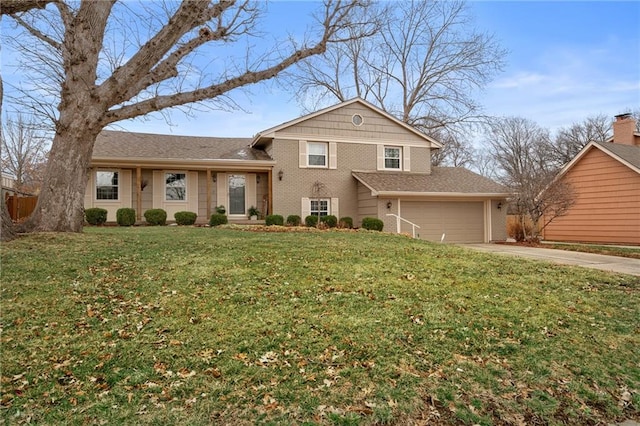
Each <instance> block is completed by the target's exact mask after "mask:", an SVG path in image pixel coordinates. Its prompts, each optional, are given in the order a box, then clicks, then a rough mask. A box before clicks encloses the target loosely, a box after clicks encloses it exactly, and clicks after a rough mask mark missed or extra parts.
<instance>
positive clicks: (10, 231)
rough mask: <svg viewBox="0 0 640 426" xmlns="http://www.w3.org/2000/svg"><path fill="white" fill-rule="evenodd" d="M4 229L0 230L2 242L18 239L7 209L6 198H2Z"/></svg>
mask: <svg viewBox="0 0 640 426" xmlns="http://www.w3.org/2000/svg"><path fill="white" fill-rule="evenodd" d="M1 208H2V228H1V229H0V241H11V240H13V239H15V238H16V236H17V234H16V230H15V227H14V226H13V221H12V220H11V215H10V214H9V210H8V209H7V203H5V200H4V197H2V206H1Z"/></svg>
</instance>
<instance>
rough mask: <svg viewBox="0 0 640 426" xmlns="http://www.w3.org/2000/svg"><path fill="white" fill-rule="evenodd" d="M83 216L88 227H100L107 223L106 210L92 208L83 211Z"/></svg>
mask: <svg viewBox="0 0 640 426" xmlns="http://www.w3.org/2000/svg"><path fill="white" fill-rule="evenodd" d="M84 216H85V218H86V219H87V222H88V223H89V225H102V224H104V223H105V222H106V221H107V210H106V209H101V208H100V207H93V208H90V209H86V210H85V211H84Z"/></svg>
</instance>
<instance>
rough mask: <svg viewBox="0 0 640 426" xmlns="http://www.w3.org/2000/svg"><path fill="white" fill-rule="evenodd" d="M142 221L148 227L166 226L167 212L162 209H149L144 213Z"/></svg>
mask: <svg viewBox="0 0 640 426" xmlns="http://www.w3.org/2000/svg"><path fill="white" fill-rule="evenodd" d="M144 220H146V221H147V223H148V224H149V225H152V226H157V225H166V224H167V212H166V211H164V210H163V209H149V210H147V211H146V212H144Z"/></svg>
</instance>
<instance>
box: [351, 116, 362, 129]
mask: <svg viewBox="0 0 640 426" xmlns="http://www.w3.org/2000/svg"><path fill="white" fill-rule="evenodd" d="M351 122H352V123H353V125H354V126H358V127H359V126H362V123H364V118H362V116H361V115H360V114H353V117H351Z"/></svg>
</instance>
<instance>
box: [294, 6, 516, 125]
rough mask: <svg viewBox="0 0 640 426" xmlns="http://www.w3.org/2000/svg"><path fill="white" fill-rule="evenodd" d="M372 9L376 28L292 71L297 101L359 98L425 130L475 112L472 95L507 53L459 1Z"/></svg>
mask: <svg viewBox="0 0 640 426" xmlns="http://www.w3.org/2000/svg"><path fill="white" fill-rule="evenodd" d="M372 7H373V8H375V10H372V11H370V12H369V14H371V15H376V16H378V17H379V22H378V25H379V30H378V31H376V32H374V33H373V34H372V35H371V36H370V37H368V38H367V39H358V38H351V39H350V40H349V41H348V42H347V43H345V44H342V45H336V46H332V47H331V48H330V49H328V50H327V52H326V53H325V54H324V55H323V56H321V57H320V56H318V57H314V58H310V59H308V60H307V61H305V62H304V66H303V68H302V72H300V73H297V74H296V75H295V76H293V79H292V80H293V84H294V86H296V87H298V88H299V90H298V91H297V93H298V94H299V100H300V102H302V103H307V102H309V100H311V101H313V102H314V105H312V108H311V109H315V108H317V107H318V106H321V105H322V104H324V103H331V102H332V101H334V100H335V99H337V100H339V101H343V100H345V99H348V98H351V97H354V96H359V97H362V98H364V99H367V100H368V101H370V102H372V103H374V104H376V105H378V106H380V107H381V108H382V109H383V110H385V111H386V112H388V113H391V114H392V115H394V116H396V117H398V118H399V119H401V120H402V121H403V122H405V123H408V124H410V125H412V126H415V127H417V128H419V129H421V130H423V131H425V133H428V132H430V131H433V130H434V129H438V128H440V127H443V126H449V125H452V124H455V123H461V122H465V121H471V120H474V119H477V118H479V116H480V115H481V113H480V106H479V105H478V103H477V102H476V100H475V99H474V98H473V95H472V94H473V93H474V92H476V91H477V89H480V88H483V87H484V86H485V85H486V84H487V83H488V82H489V81H490V80H491V79H492V77H493V76H494V75H495V74H496V73H497V72H498V71H500V70H501V69H502V66H503V59H504V56H505V54H506V52H505V51H504V50H503V49H502V48H501V47H500V46H499V45H498V43H497V42H496V41H495V40H494V39H493V37H492V36H490V35H488V34H484V33H480V32H477V31H476V30H475V29H474V27H473V25H474V24H473V21H472V19H471V18H470V16H469V13H468V10H467V8H466V5H465V3H464V2H462V1H447V2H436V1H411V2H392V3H390V4H389V6H387V7H386V8H383V7H381V6H379V5H374V6H372ZM319 104H320V105H319Z"/></svg>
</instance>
